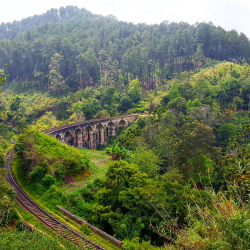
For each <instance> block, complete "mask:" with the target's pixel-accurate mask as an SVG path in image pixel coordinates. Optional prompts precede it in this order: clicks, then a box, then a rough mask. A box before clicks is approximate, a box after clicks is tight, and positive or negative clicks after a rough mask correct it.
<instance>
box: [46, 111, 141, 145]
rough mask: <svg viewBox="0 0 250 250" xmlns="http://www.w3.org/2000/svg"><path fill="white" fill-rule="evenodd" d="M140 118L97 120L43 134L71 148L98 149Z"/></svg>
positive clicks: (132, 116)
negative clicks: (109, 137)
mask: <svg viewBox="0 0 250 250" xmlns="http://www.w3.org/2000/svg"><path fill="white" fill-rule="evenodd" d="M138 116H139V115H125V116H116V117H109V118H102V119H95V120H89V121H83V122H79V123H72V124H67V125H62V126H60V127H56V128H51V129H48V130H44V131H42V132H44V133H46V134H48V135H52V136H55V137H56V138H57V140H59V141H61V142H62V143H66V144H68V145H69V146H75V147H83V148H89V149H96V148H97V146H104V145H106V143H107V138H108V136H115V135H117V133H118V131H119V129H120V128H122V127H126V126H128V124H129V123H131V122H133V121H135V120H136V119H137V118H138Z"/></svg>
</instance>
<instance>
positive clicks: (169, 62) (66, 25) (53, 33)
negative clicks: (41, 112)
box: [0, 7, 250, 92]
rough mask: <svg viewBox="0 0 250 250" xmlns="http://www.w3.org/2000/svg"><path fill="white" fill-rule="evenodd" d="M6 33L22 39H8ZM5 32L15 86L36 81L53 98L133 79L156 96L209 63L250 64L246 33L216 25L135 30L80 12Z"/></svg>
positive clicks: (3, 48) (6, 59)
mask: <svg viewBox="0 0 250 250" xmlns="http://www.w3.org/2000/svg"><path fill="white" fill-rule="evenodd" d="M6 26H8V28H6ZM12 26H13V27H12ZM16 26H17V28H16V29H17V31H15V28H14V27H16ZM31 27H32V28H31ZM9 29H10V31H9ZM7 31H9V32H10V33H11V32H14V33H15V34H17V35H7V34H6V35H4V34H5V33H6V32H7ZM0 33H1V34H3V38H4V40H2V41H0V66H1V67H3V66H4V65H5V64H6V63H7V64H8V73H9V75H10V80H12V81H14V80H15V81H21V82H27V81H28V82H29V81H33V82H35V85H36V86H37V87H36V88H37V89H42V90H46V91H47V90H51V91H55V92H57V91H58V89H60V92H67V91H69V90H70V91H76V90H77V89H84V88H85V87H86V86H93V85H96V84H102V85H108V86H116V87H118V86H120V85H123V84H127V83H128V82H129V80H131V79H135V78H138V79H139V80H140V81H141V82H142V84H144V85H145V87H146V88H147V89H151V88H154V87H155V86H156V85H157V84H158V83H164V82H166V80H168V79H171V78H173V77H174V76H175V74H176V73H178V72H181V71H186V70H193V69H196V68H199V67H200V66H202V65H204V64H205V62H206V61H207V60H210V59H212V60H220V61H223V60H226V61H234V60H238V61H242V60H243V59H246V60H248V59H249V57H250V42H249V40H248V39H247V37H246V36H245V35H244V34H242V33H241V34H238V33H237V31H235V30H232V31H225V30H224V29H222V28H221V27H216V26H214V25H213V24H212V23H197V24H196V25H190V24H188V23H184V22H180V23H169V22H167V21H165V22H162V23H161V24H160V25H146V24H138V25H135V24H133V23H125V22H121V21H117V20H116V19H115V18H114V17H99V16H95V15H93V14H91V13H90V12H88V11H87V10H85V9H77V8H76V7H66V8H61V9H59V10H55V9H52V10H50V11H48V12H47V13H46V14H44V15H41V16H33V17H30V18H28V19H24V20H22V21H21V22H19V23H18V22H14V23H12V24H10V23H8V24H2V31H1V32H0ZM12 36H14V37H13V38H11V37H12ZM10 38H11V39H10ZM50 65H51V66H50ZM55 68H56V72H54V75H53V73H52V72H51V71H52V70H53V69H55ZM55 85H56V86H55Z"/></svg>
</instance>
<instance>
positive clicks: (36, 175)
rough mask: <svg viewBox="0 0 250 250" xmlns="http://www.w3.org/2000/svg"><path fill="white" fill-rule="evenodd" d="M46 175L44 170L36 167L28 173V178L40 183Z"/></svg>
mask: <svg viewBox="0 0 250 250" xmlns="http://www.w3.org/2000/svg"><path fill="white" fill-rule="evenodd" d="M46 173H47V169H46V168H43V167H40V166H37V167H35V168H34V170H33V171H32V172H30V173H29V178H30V179H31V180H34V181H40V180H42V179H43V177H44V176H45V174H46Z"/></svg>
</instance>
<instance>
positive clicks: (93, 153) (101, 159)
mask: <svg viewBox="0 0 250 250" xmlns="http://www.w3.org/2000/svg"><path fill="white" fill-rule="evenodd" d="M79 150H81V151H83V152H84V153H85V154H86V155H87V156H89V158H90V175H89V176H81V175H76V176H74V180H75V181H76V182H75V183H72V184H68V185H64V186H62V187H61V188H60V190H61V191H62V192H63V193H65V194H68V193H71V192H74V191H76V190H78V189H79V188H81V187H83V186H84V185H86V184H89V183H92V182H93V181H94V180H96V179H97V178H101V177H103V176H104V175H105V171H106V166H107V163H108V162H109V161H111V157H110V156H108V155H107V154H106V152H105V151H97V150H90V149H85V148H81V149H79Z"/></svg>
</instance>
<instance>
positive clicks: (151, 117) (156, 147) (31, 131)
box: [0, 7, 250, 250]
mask: <svg viewBox="0 0 250 250" xmlns="http://www.w3.org/2000/svg"><path fill="white" fill-rule="evenodd" d="M32 23H34V27H33V26H32V25H33V24H32ZM7 26H8V27H11V28H10V31H9V30H8V32H7V29H6V27H7ZM1 27H2V28H3V31H2V32H0V33H2V38H4V39H2V40H1V41H0V65H2V67H4V64H5V63H8V66H7V69H8V74H9V75H10V77H9V78H8V83H7V84H6V79H7V78H6V71H4V70H1V71H0V83H4V84H3V87H2V90H3V91H2V93H0V109H1V113H0V121H1V124H0V135H1V137H0V142H1V151H0V152H1V154H0V157H1V162H2V163H3V162H4V153H5V152H6V151H7V149H8V148H9V146H10V140H11V139H14V140H15V141H16V144H15V154H16V155H15V156H16V159H15V162H14V167H15V170H16V174H17V176H18V177H19V180H20V183H21V184H22V186H23V187H25V189H27V190H28V191H29V192H30V193H31V194H32V196H33V197H35V198H36V199H37V200H38V201H39V202H40V204H42V205H43V206H47V207H49V208H50V209H51V210H53V211H54V212H56V211H58V210H57V208H56V205H61V206H62V207H64V208H66V209H68V210H69V211H71V212H72V213H74V214H76V215H77V216H79V217H81V218H83V219H84V220H88V221H89V222H90V223H92V224H94V225H95V226H97V227H99V228H101V229H102V230H104V231H106V232H107V233H109V234H111V235H114V236H115V237H117V238H118V239H120V240H123V242H124V244H125V247H124V249H126V250H135V249H136V250H138V249H161V248H163V246H164V245H165V246H166V249H189V248H190V249H242V250H243V249H249V248H250V242H249V230H247V228H248V227H249V219H250V214H249V194H250V168H249V165H250V161H249V159H250V112H249V100H250V65H249V58H250V47H249V46H250V43H249V40H248V39H247V38H246V37H245V36H244V34H238V33H237V32H236V31H228V32H227V31H225V30H223V29H222V28H220V27H215V26H214V25H213V24H211V23H200V24H196V25H189V24H186V23H178V24H177V23H168V22H163V23H162V24H160V25H145V24H138V25H134V24H132V23H124V22H119V21H118V20H116V19H115V18H114V17H106V18H105V17H100V16H95V15H93V14H91V13H89V12H88V11H86V10H84V9H77V8H75V7H67V8H61V9H60V10H59V11H57V10H51V11H49V12H47V13H46V14H45V15H41V16H35V17H33V18H30V19H27V20H23V21H21V22H19V23H18V22H14V23H12V24H2V26H1ZM31 27H32V28H31ZM11 32H13V33H11ZM10 36H14V37H13V39H8V38H9V37H10ZM132 113H141V114H143V116H142V117H140V119H138V120H137V121H136V122H134V123H133V124H130V126H128V127H127V128H123V129H120V130H119V134H118V135H117V136H116V137H112V138H109V145H107V146H108V147H107V148H106V152H105V151H102V152H101V153H89V152H88V153H86V152H87V150H79V149H75V148H71V147H68V146H67V145H62V144H61V143H60V142H57V141H56V139H55V138H50V137H48V136H46V135H44V134H41V133H40V132H39V130H40V131H41V130H43V129H47V128H50V127H54V126H57V125H61V124H64V123H70V122H76V121H80V120H84V119H92V118H102V117H109V116H115V115H122V114H132ZM105 153H107V155H106V156H104V154H105ZM87 154H88V155H90V159H89V157H87V156H86V155H87ZM111 156H112V157H111ZM96 157H99V158H100V157H103V159H102V160H100V159H99V158H98V160H97V159H95V158H96ZM91 158H94V159H91ZM111 158H112V159H113V160H111ZM109 159H110V160H109ZM99 163H100V164H101V165H100V166H96V165H95V164H99ZM103 164H106V166H103ZM91 171H92V172H91ZM95 171H96V172H95ZM65 174H72V175H73V177H74V178H76V179H78V181H79V187H78V186H77V184H75V185H71V186H67V185H65V184H64V183H63V177H64V175H65ZM91 174H92V175H91ZM2 175H3V173H2ZM89 175H91V177H90V178H89V179H88V180H85V179H84V180H83V179H82V178H88V177H89ZM1 180H3V178H1V179H0V188H1V190H2V191H3V192H1V193H0V196H1V198H2V200H7V202H3V203H0V206H1V207H0V208H1V209H2V210H1V211H4V212H2V213H0V226H1V227H2V228H3V227H4V228H5V229H0V230H1V231H0V234H2V235H4V237H1V238H0V240H1V239H4V241H5V244H10V243H9V242H8V240H7V239H8V237H9V235H12V234H11V232H10V231H9V229H6V226H7V228H8V227H9V224H8V223H5V222H6V218H10V221H11V222H13V223H15V222H16V221H18V216H17V213H15V204H14V203H13V198H14V193H13V192H12V191H11V189H10V188H9V186H8V185H7V184H6V183H5V182H4V181H1ZM7 211H10V212H9V214H8V213H7ZM7 215H8V216H7ZM18 237H19V236H17V238H18ZM25 237H26V236H25ZM30 237H33V236H30V235H28V236H27V240H28V241H29V240H30V239H31V238H30ZM18 239H19V238H18ZM48 242H50V241H48ZM46 244H47V243H44V245H46ZM13 246H14V245H13ZM27 246H28V245H27Z"/></svg>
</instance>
